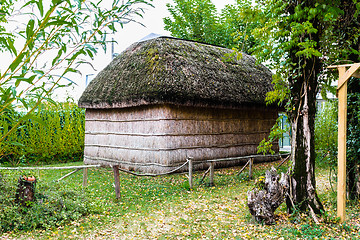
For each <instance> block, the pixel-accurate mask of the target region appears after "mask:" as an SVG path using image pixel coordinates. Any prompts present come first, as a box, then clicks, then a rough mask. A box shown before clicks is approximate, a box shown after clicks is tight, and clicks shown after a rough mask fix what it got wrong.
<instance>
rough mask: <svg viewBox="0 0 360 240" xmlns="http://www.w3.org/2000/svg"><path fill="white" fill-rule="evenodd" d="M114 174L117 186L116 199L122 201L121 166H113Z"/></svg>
mask: <svg viewBox="0 0 360 240" xmlns="http://www.w3.org/2000/svg"><path fill="white" fill-rule="evenodd" d="M112 169H113V172H114V185H115V194H116V198H117V199H120V197H121V194H120V174H119V166H112Z"/></svg>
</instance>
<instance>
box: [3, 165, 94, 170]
mask: <svg viewBox="0 0 360 240" xmlns="http://www.w3.org/2000/svg"><path fill="white" fill-rule="evenodd" d="M97 167H101V165H100V164H98V165H81V166H66V167H0V170H60V169H83V168H97Z"/></svg>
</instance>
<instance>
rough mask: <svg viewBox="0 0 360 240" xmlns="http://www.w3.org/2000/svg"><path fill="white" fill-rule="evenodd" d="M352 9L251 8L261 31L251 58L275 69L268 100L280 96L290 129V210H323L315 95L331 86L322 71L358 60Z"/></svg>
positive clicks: (350, 5)
mask: <svg viewBox="0 0 360 240" xmlns="http://www.w3.org/2000/svg"><path fill="white" fill-rule="evenodd" d="M357 9H360V6H359V4H358V3H357V1H325V0H324V1H312V0H306V1H273V0H264V1H258V5H257V6H256V9H255V13H256V14H254V16H255V17H256V18H257V19H258V21H260V22H261V24H262V27H261V28H258V29H255V31H254V33H255V37H256V39H257V40H258V41H259V43H260V44H258V45H256V46H255V47H254V48H253V50H254V54H256V55H257V56H258V57H259V58H260V59H261V60H263V61H265V60H267V61H270V66H271V67H273V68H274V69H276V71H277V73H278V74H277V76H276V77H275V79H274V83H275V91H274V92H272V93H270V94H269V95H268V98H269V100H272V101H273V100H274V99H279V98H278V96H282V98H280V99H281V101H283V102H284V101H285V103H286V106H287V114H288V116H289V119H290V122H291V127H292V155H291V159H292V168H291V170H292V171H291V177H290V178H291V187H290V188H291V189H290V193H291V200H292V201H289V202H288V207H290V208H292V207H293V206H292V205H293V204H294V205H295V206H296V207H298V208H299V209H300V210H302V211H304V210H310V211H311V212H313V213H317V214H318V213H321V211H322V210H323V207H322V204H321V202H320V201H319V198H318V196H317V194H316V184H315V157H316V154H315V149H314V118H315V111H316V95H317V93H318V90H319V87H320V86H321V88H322V89H329V87H328V86H329V85H330V83H331V81H332V80H334V77H333V76H332V75H330V74H328V73H326V71H325V70H324V66H326V65H328V64H329V63H330V62H332V63H333V62H335V61H337V60H346V59H350V58H351V56H353V57H355V58H356V59H357V58H358V56H359V42H358V41H359V40H358V39H359V28H358V23H359V21H358V10H357ZM353 60H354V59H353ZM284 88H287V89H285V91H284ZM281 93H282V94H281ZM284 93H286V94H284Z"/></svg>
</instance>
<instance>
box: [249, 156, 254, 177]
mask: <svg viewBox="0 0 360 240" xmlns="http://www.w3.org/2000/svg"><path fill="white" fill-rule="evenodd" d="M253 163H254V159H253V158H250V164H249V179H252V177H253V176H252V172H253V171H252V167H253Z"/></svg>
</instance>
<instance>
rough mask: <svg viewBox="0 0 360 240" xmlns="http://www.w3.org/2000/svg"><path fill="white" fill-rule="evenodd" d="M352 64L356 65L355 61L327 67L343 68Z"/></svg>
mask: <svg viewBox="0 0 360 240" xmlns="http://www.w3.org/2000/svg"><path fill="white" fill-rule="evenodd" d="M352 65H354V63H348V64H340V65H331V66H328V67H326V68H329V69H331V68H336V69H338V68H341V67H351V66H352Z"/></svg>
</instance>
